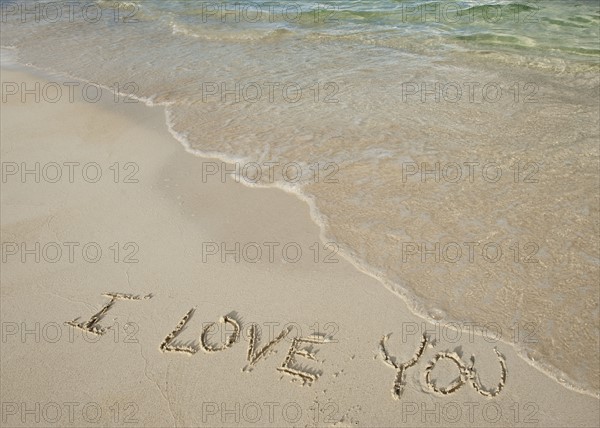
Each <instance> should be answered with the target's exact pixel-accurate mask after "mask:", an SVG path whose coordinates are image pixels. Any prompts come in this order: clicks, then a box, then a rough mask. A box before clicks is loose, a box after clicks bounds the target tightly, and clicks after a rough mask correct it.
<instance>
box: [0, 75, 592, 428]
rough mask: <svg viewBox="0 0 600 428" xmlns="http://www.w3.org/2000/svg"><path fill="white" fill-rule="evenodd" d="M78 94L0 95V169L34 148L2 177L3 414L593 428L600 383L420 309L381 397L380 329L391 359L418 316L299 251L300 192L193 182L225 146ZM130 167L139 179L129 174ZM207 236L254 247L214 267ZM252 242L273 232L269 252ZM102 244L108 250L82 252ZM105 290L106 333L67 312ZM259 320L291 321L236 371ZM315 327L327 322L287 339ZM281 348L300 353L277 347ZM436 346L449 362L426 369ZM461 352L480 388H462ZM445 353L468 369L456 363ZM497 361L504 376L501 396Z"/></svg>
mask: <svg viewBox="0 0 600 428" xmlns="http://www.w3.org/2000/svg"><path fill="white" fill-rule="evenodd" d="M48 79H51V80H53V81H57V82H59V81H60V80H58V79H57V78H56V77H53V76H48V75H41V74H40V73H38V72H33V71H31V70H23V69H19V68H17V67H14V66H13V67H10V68H6V67H5V68H3V69H2V81H3V85H4V82H17V83H18V84H20V83H22V82H27V84H28V85H30V86H29V87H33V85H34V83H35V82H40V84H41V85H42V86H43V85H44V84H45V83H46V82H47V80H48ZM3 88H4V86H3ZM75 93H76V94H77V96H76V100H75V101H74V102H70V101H69V99H68V96H66V94H63V97H62V98H61V99H60V101H59V102H57V103H48V102H44V101H43V100H42V101H41V102H39V103H36V102H34V99H33V97H32V96H30V97H29V98H28V100H27V101H26V102H25V103H23V102H22V101H21V99H20V97H19V96H10V97H8V98H7V102H4V101H3V103H2V124H1V126H2V128H1V132H2V145H1V156H2V163H3V171H4V172H5V173H7V171H8V172H10V168H12V166H14V165H15V164H16V165H17V166H18V167H19V168H22V167H23V165H22V164H24V165H25V166H26V167H27V168H29V169H32V168H34V165H35V163H36V162H39V163H40V180H39V181H40V182H39V183H37V182H35V175H34V174H29V175H26V176H25V179H22V177H21V175H20V173H16V174H14V175H6V176H4V177H3V182H2V195H1V197H2V212H1V214H2V216H1V228H2V245H3V247H2V255H3V260H2V264H1V268H2V275H1V294H0V295H1V321H2V342H1V344H0V346H1V393H0V395H1V402H2V409H1V410H2V415H1V417H2V419H1V421H2V422H1V424H2V426H144V427H149V426H161V427H162V426H230V427H237V426H359V427H361V426H362V427H379V426H386V427H389V426H470V425H472V426H497V427H504V426H541V427H549V426H557V427H565V426H598V423H599V417H600V416H599V406H598V404H599V403H598V399H597V398H595V397H591V396H589V395H585V394H581V393H578V392H575V391H573V390H570V389H567V388H566V387H565V386H563V385H561V384H560V383H559V382H557V381H555V380H554V379H551V378H550V377H548V376H546V375H545V374H543V373H542V372H540V371H538V370H537V369H536V368H534V367H532V366H531V365H530V364H528V363H527V362H526V361H524V360H523V359H522V358H520V357H519V356H518V355H517V354H516V353H515V351H514V350H513V347H512V346H510V345H508V344H506V343H505V342H503V341H497V340H493V334H492V335H491V337H490V335H487V336H486V337H485V338H483V337H481V336H480V335H475V336H471V335H470V334H468V332H465V331H463V332H462V334H460V338H459V339H458V340H455V336H456V335H455V334H454V333H452V332H453V330H451V329H449V328H444V327H445V326H443V325H442V326H440V330H439V332H441V333H442V334H437V337H433V336H436V333H435V332H436V330H435V329H434V326H433V325H432V324H427V325H428V329H430V330H432V331H430V332H429V336H430V337H431V341H432V342H433V341H434V339H435V346H433V347H431V346H428V345H429V344H427V345H426V346H425V348H424V349H423V353H422V355H421V356H420V357H419V358H418V359H417V361H416V363H415V364H414V365H413V366H411V367H408V368H406V369H405V374H406V377H405V382H404V383H405V384H404V385H401V386H400V389H402V394H401V396H400V397H399V398H398V397H394V394H393V392H392V387H393V385H394V380H395V378H396V373H397V369H395V368H393V367H392V366H391V365H389V364H386V363H385V361H384V358H383V357H382V355H381V353H380V342H381V340H382V337H383V336H384V335H387V334H389V333H392V335H391V336H390V337H389V340H388V341H387V345H388V348H389V353H390V355H391V356H392V357H393V359H394V360H395V361H396V365H397V366H398V367H401V364H402V363H406V362H408V361H409V360H410V359H411V358H413V355H415V353H416V352H417V349H418V348H419V344H420V337H421V333H422V331H421V330H422V328H421V326H422V323H423V320H422V319H421V318H419V317H417V316H415V315H414V314H412V313H411V312H410V311H409V310H408V309H407V307H406V305H405V304H404V302H402V301H401V300H399V299H398V298H397V297H394V296H393V295H392V294H391V293H390V292H389V291H387V290H386V289H385V288H384V287H383V286H381V285H380V284H379V283H378V281H376V280H375V279H373V278H371V277H369V276H367V275H365V274H363V273H361V272H359V271H358V270H357V269H356V268H355V267H354V266H352V265H351V264H350V263H349V262H347V261H346V260H344V259H343V258H341V257H340V256H339V255H338V256H334V259H337V260H338V261H337V263H324V260H323V258H324V256H325V254H326V253H327V252H326V251H324V250H322V252H321V254H320V258H319V260H318V261H317V262H315V261H314V259H313V256H314V253H313V251H312V250H311V249H310V248H311V246H313V245H314V244H315V243H319V242H320V240H319V230H318V228H317V226H316V225H315V224H314V223H313V222H312V221H311V218H310V215H309V208H308V206H307V205H306V204H305V203H304V202H302V201H300V200H298V199H297V198H295V197H294V196H293V195H290V194H287V193H285V192H283V191H281V190H279V189H258V188H248V187H245V186H243V185H242V184H238V183H235V182H232V180H231V179H229V180H228V181H227V182H226V183H222V182H221V180H219V179H217V178H215V177H210V178H209V179H208V180H206V181H207V182H206V183H203V180H202V163H203V162H218V163H219V164H220V161H218V160H214V159H212V160H211V159H201V158H198V157H195V156H192V155H190V154H188V153H186V152H185V151H184V149H183V148H182V146H181V145H180V144H179V142H177V141H176V140H175V139H174V138H173V137H172V136H171V135H170V133H169V132H168V129H167V127H166V125H165V117H164V111H163V109H162V108H159V107H156V108H149V107H147V106H144V105H143V104H141V103H123V102H122V101H123V100H121V101H120V102H118V103H115V102H114V101H113V99H112V94H109V93H108V91H105V93H104V94H103V99H102V100H101V101H100V102H98V103H89V102H85V101H83V100H82V99H81V96H80V94H81V91H75ZM199 120H200V119H199ZM52 162H55V163H57V164H59V165H61V166H62V167H61V171H62V173H63V176H62V178H61V180H59V181H58V182H56V183H51V182H49V181H52V180H53V179H54V177H55V175H56V168H55V165H54V164H51V163H52ZM65 162H78V163H79V165H75V164H71V165H73V170H74V175H73V180H72V181H73V183H71V182H69V177H68V172H69V169H68V166H65V165H64V163H65ZM94 162H95V163H96V164H97V166H96V165H92V166H88V167H87V168H88V169H87V170H86V171H87V175H86V176H85V178H87V180H89V181H92V179H93V178H94V175H95V171H96V169H97V168H100V169H101V171H102V177H101V178H100V179H99V180H98V181H97V182H95V183H91V182H87V181H86V180H85V179H84V177H83V176H82V169H83V166H84V165H87V164H90V163H94ZM115 163H118V168H117V167H116V166H115ZM129 163H131V164H129ZM67 165H68V164H67ZM111 166H112V169H111ZM44 167H45V169H44ZM115 169H118V170H119V171H120V174H119V177H118V179H117V181H118V182H117V183H115V175H114V174H115V171H114V170H115ZM135 170H137V172H136V173H135V175H134V178H135V179H137V180H138V182H137V183H136V182H125V181H132V180H131V177H130V179H129V180H126V176H127V174H128V173H131V172H133V171H135ZM44 172H45V174H44ZM24 181H25V182H24ZM36 242H37V243H39V245H40V249H39V252H38V254H37V255H38V256H39V257H40V260H39V262H36V261H35V257H36V254H35V252H36V250H35V245H36V244H35V243H36ZM69 242H70V243H73V244H67V243H69ZM206 242H216V243H221V242H225V243H227V244H228V247H229V248H233V247H234V243H235V242H239V243H240V244H241V247H243V246H244V245H245V244H247V243H250V242H255V243H258V244H259V245H260V246H261V247H262V249H263V255H262V259H261V261H259V262H257V263H250V262H248V261H247V260H244V258H243V257H242V259H241V260H240V261H239V262H236V261H235V260H234V258H233V256H228V257H227V260H226V262H225V263H223V262H221V261H220V257H219V256H218V255H215V256H210V257H208V258H207V261H206V262H203V243H206ZM265 242H275V243H279V244H280V245H279V246H278V247H275V257H274V260H273V261H272V262H271V261H269V260H268V255H267V254H266V252H265V251H266V249H267V248H268V247H266V246H265V245H264V243H265ZM115 243H117V247H118V248H119V251H118V254H117V251H116V247H115V246H114V244H115ZM286 243H294V244H293V246H299V247H300V248H301V249H302V251H303V255H302V258H301V259H300V261H298V262H296V263H292V262H290V261H286V260H284V259H283V258H282V256H281V248H282V247H283V246H284V245H285V244H286ZM24 245H25V246H26V248H27V249H28V250H31V249H33V253H30V254H28V253H26V252H25V251H24ZM86 245H87V246H86ZM318 245H320V246H321V248H322V247H323V243H320V244H318ZM69 246H70V247H69ZM84 246H85V248H86V252H85V253H82V250H83V248H84ZM57 247H60V248H61V249H62V255H61V256H60V257H59V256H58V255H57V253H56V249H57ZM69 248H72V249H73V261H72V262H71V261H70V260H69ZM96 248H101V250H102V255H101V256H100V259H99V261H97V262H93V259H94V257H95V249H96ZM247 248H248V249H251V248H250V247H247ZM313 248H314V247H313ZM15 252H16V254H13V253H15ZM132 253H135V254H133V255H132ZM248 254H254V253H252V252H251V253H248ZM288 254H292V255H293V251H291V250H290V253H288ZM22 257H24V258H25V262H23V260H22ZM86 257H87V259H88V260H86V259H85V258H86ZM115 257H117V260H118V261H115ZM53 259H57V261H56V262H54V263H51V262H50V261H52V260H53ZM133 259H137V260H138V262H137V263H127V262H126V261H129V262H131V261H133ZM106 292H116V293H125V294H131V295H134V296H140V300H129V299H123V298H121V297H117V298H115V301H114V305H112V306H111V307H110V308H109V309H108V311H106V313H105V314H104V316H103V317H102V318H101V319H100V320H99V321H98V322H96V323H94V322H89V323H88V324H87V325H88V327H89V328H90V329H93V328H97V329H101V328H108V327H110V329H108V330H107V331H106V332H105V333H104V334H103V335H102V336H95V335H93V334H87V335H86V334H84V332H83V331H82V330H81V329H78V328H76V327H73V326H70V325H67V324H65V322H68V321H72V320H74V319H75V318H79V319H78V320H77V321H76V322H75V323H76V324H77V323H82V324H81V325H82V326H85V323H86V322H87V321H88V320H89V319H90V318H91V317H92V315H94V314H95V313H97V312H98V311H100V310H101V309H102V307H103V306H104V305H106V304H107V303H109V302H110V300H111V298H110V297H107V296H103V293H106ZM144 297H146V298H144ZM192 308H195V311H194V312H193V315H192V316H191V317H190V318H189V319H188V322H187V324H186V325H185V327H184V328H183V330H182V331H181V333H180V334H179V335H178V336H177V337H176V338H175V339H174V341H173V342H170V345H169V346H173V347H178V346H179V347H186V349H189V350H191V352H189V353H186V352H176V351H175V352H163V351H161V349H160V345H161V343H162V342H163V340H164V339H165V337H166V336H167V335H168V334H169V333H170V332H171V331H173V330H174V329H175V327H176V325H177V324H178V323H179V322H180V320H181V319H182V318H183V316H184V315H185V314H186V313H187V312H188V311H189V310H190V309H192ZM224 316H227V317H228V318H227V320H228V321H229V322H228V323H227V326H228V327H227V328H229V329H230V330H231V329H232V328H233V325H234V324H236V323H237V324H239V326H240V337H238V339H237V340H235V341H234V342H232V343H228V342H227V340H230V339H231V340H233V339H235V338H233V337H231V336H230V334H229V333H224V334H223V337H221V336H220V335H214V336H211V337H208V338H205V339H206V340H205V341H204V342H205V345H206V346H205V347H203V346H202V344H201V343H200V341H201V337H200V336H201V332H202V329H203V326H207V325H208V324H209V323H213V322H215V323H217V324H215V326H220V328H221V329H223V326H224V325H225V324H222V323H221V324H220V323H219V319H220V318H221V317H224ZM252 323H256V324H258V325H259V326H260V327H261V330H262V335H261V337H260V338H259V343H258V344H257V345H256V346H255V352H256V353H258V354H259V355H261V354H260V349H261V348H262V347H263V346H264V344H265V343H267V342H268V341H270V340H274V339H275V336H277V335H278V334H279V333H280V332H281V331H282V330H283V329H284V328H285V327H286V326H288V327H290V331H289V334H288V335H287V336H286V337H285V338H283V339H282V340H281V341H280V342H279V343H277V344H275V345H273V347H272V348H270V349H271V350H272V351H273V352H271V353H270V354H267V355H266V357H265V358H259V359H258V361H256V362H255V364H253V365H252V367H250V368H251V369H250V370H246V371H244V370H243V368H244V367H247V366H248V365H249V362H248V347H249V340H248V334H247V329H248V327H249V326H250V325H251V324H252ZM415 327H416V328H415ZM315 330H317V331H319V332H320V333H322V336H320V337H319V338H317V339H314V338H313V339H310V340H308V339H307V341H305V342H302V341H300V342H298V341H293V338H294V337H305V338H306V337H309V336H311V334H312V333H313V332H314V331H315ZM403 331H404V333H405V334H404V337H403V334H402V333H403ZM409 333H410V334H409ZM509 334H511V332H503V338H504V339H506V338H507V336H508V335H509ZM209 336H210V335H209ZM323 338H325V339H324V340H323ZM486 339H487V340H486ZM311 341H312V342H317V343H311ZM321 342H322V343H321ZM293 345H296V346H297V349H298V353H297V354H294V353H291V354H290V348H291V347H292V346H293ZM220 347H224V348H225V349H223V350H219V348H220ZM211 348H212V350H213V352H208V351H209V350H210V349H211ZM306 349H308V351H307V352H302V350H306ZM495 349H497V351H498V355H497V354H496V352H495ZM445 352H448V353H450V354H444V353H445ZM453 352H455V353H456V355H457V357H455V356H453V355H454V354H452V353H453ZM436 354H437V355H438V357H442V358H441V359H440V360H439V361H438V362H437V363H436V364H435V366H434V367H433V369H432V370H431V373H430V378H429V381H428V379H427V378H426V375H425V374H426V373H427V368H428V365H430V363H431V362H432V361H434V359H435V357H436ZM444 355H445V356H446V357H443V356H444ZM471 355H473V356H474V358H475V365H474V367H475V369H476V371H477V373H478V375H479V378H478V379H479V383H481V384H482V387H483V388H484V389H483V390H481V391H478V390H477V388H476V387H474V386H473V385H472V380H473V379H472V376H473V375H474V371H473V370H469V367H468V366H469V364H470V357H471ZM290 356H291V357H292V358H291V359H288V357H290ZM453 358H459V360H458V361H459V363H460V364H461V365H463V368H462V374H460V375H459V373H460V369H459V368H458V365H457V364H456V363H455V362H453ZM501 361H502V362H504V361H505V364H506V370H507V371H506V375H505V377H506V382H505V384H504V385H502V386H501V390H500V391H499V392H498V393H497V394H495V395H494V390H495V389H496V388H497V386H498V383H499V382H501V378H502V377H503V374H502V365H501ZM286 364H287V368H288V371H285V370H281V369H282V368H283V367H285V366H286ZM460 376H462V379H461V378H460ZM311 378H315V379H314V380H311ZM457 378H458V379H459V380H458V381H457V380H456V379H457ZM303 380H304V381H305V382H303ZM453 382H456V385H457V386H459V388H458V389H457V390H456V391H454V392H451V393H448V394H442V393H440V392H436V391H434V390H433V389H432V387H431V386H430V385H437V387H438V388H439V387H442V388H443V387H446V386H447V385H450V384H451V383H453ZM476 383H477V382H476ZM486 391H488V394H487V395H490V394H491V395H494V396H486Z"/></svg>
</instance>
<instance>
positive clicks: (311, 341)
mask: <svg viewBox="0 0 600 428" xmlns="http://www.w3.org/2000/svg"><path fill="white" fill-rule="evenodd" d="M102 295H103V296H105V297H108V298H109V299H110V301H109V302H108V303H107V304H106V305H104V306H103V307H102V309H100V310H99V311H98V312H97V313H96V314H94V315H92V317H91V318H90V319H89V320H87V321H85V322H77V318H76V319H74V320H73V321H68V322H66V323H65V324H67V325H70V326H72V327H75V328H78V329H81V330H84V331H85V332H88V333H91V334H94V335H98V336H101V335H103V334H104V333H106V331H108V330H109V329H110V327H101V326H99V325H98V322H99V321H100V320H101V319H102V318H103V317H104V315H105V314H106V313H107V312H108V311H109V310H110V308H111V307H112V306H113V305H114V304H115V302H116V301H117V300H143V299H150V298H151V297H152V295H151V294H148V295H147V296H144V297H140V296H134V295H132V294H124V293H103V294H102ZM193 313H194V308H192V309H190V310H189V311H188V312H187V313H186V314H185V315H184V316H183V318H181V320H180V321H179V323H178V324H177V325H176V326H175V328H174V329H173V331H171V333H169V334H168V335H167V337H165V339H164V340H163V341H162V343H161V344H160V347H159V348H160V350H161V351H162V352H178V353H183V354H189V355H194V354H195V353H196V352H198V351H199V350H200V348H201V349H202V350H203V351H204V352H206V353H214V352H221V351H225V350H226V349H228V348H231V347H232V346H233V345H234V344H235V343H236V342H237V341H238V338H239V337H240V331H241V328H240V324H239V323H238V322H237V321H236V320H235V319H233V318H231V317H228V316H224V317H221V319H220V320H219V322H220V323H222V324H225V325H229V326H231V327H232V328H233V331H232V333H231V334H230V335H229V336H228V337H227V339H226V340H225V341H224V342H223V343H222V344H220V345H219V346H213V345H211V344H209V343H208V341H207V336H208V335H209V332H210V331H211V330H212V329H213V327H214V326H215V324H216V323H214V322H213V323H209V324H208V325H206V326H204V328H203V329H202V332H201V334H200V346H188V345H177V344H174V343H173V341H174V340H175V338H176V337H177V336H178V335H179V333H181V330H182V329H183V328H184V327H185V325H186V324H187V323H188V321H189V320H190V317H191V316H192V314H193ZM291 330H292V326H288V327H286V328H284V329H283V330H282V331H281V333H279V335H277V337H275V338H274V339H273V340H272V341H270V342H268V343H266V344H265V345H264V346H263V347H262V348H260V349H258V340H259V337H258V331H257V328H256V325H255V324H252V325H251V326H250V328H249V330H248V335H249V338H250V339H249V342H248V353H247V360H248V365H246V366H245V367H244V368H243V369H242V371H244V372H247V371H250V370H252V368H253V367H254V366H255V365H256V363H258V361H260V360H261V359H262V358H265V357H266V356H267V355H269V354H270V353H271V352H273V350H274V347H275V345H277V344H278V343H279V342H281V341H282V340H283V339H284V338H285V337H286V336H287V335H288V334H289V333H290V331H291ZM328 342H329V340H328V339H327V338H326V337H322V336H317V335H311V336H308V337H294V338H293V339H292V344H291V346H290V349H289V350H288V353H287V355H286V357H285V359H284V361H283V363H282V364H281V366H280V367H277V370H279V371H280V372H282V373H285V374H287V375H290V376H292V378H293V380H299V381H301V382H302V384H303V385H304V384H308V385H310V384H312V382H314V381H316V380H317V379H318V378H319V376H320V373H318V372H316V371H315V372H313V373H310V372H307V371H306V370H300V369H298V368H295V367H294V365H295V364H296V357H303V358H307V359H309V360H313V361H316V358H315V356H314V354H313V353H312V351H311V346H313V345H322V344H325V343H328Z"/></svg>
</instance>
